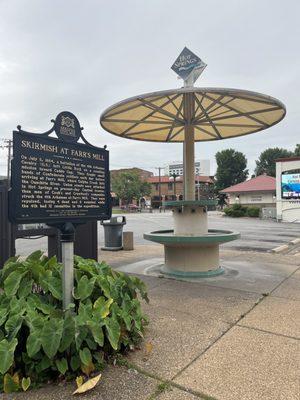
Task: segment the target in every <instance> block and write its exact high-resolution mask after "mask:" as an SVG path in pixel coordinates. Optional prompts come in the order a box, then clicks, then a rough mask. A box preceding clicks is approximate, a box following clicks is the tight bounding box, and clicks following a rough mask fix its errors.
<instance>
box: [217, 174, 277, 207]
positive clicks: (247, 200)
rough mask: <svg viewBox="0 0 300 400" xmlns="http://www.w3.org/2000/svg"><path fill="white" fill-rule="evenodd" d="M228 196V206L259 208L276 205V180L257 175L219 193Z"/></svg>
mask: <svg viewBox="0 0 300 400" xmlns="http://www.w3.org/2000/svg"><path fill="white" fill-rule="evenodd" d="M220 193H225V194H227V196H228V200H227V202H228V204H229V205H233V204H237V203H238V204H242V205H244V206H256V207H259V208H265V207H273V208H274V210H275V205H276V195H275V194H276V179H275V178H273V177H272V176H267V175H259V176H256V177H255V178H252V179H249V180H247V181H245V182H241V183H238V184H237V185H234V186H230V187H228V188H226V189H223V190H221V191H220Z"/></svg>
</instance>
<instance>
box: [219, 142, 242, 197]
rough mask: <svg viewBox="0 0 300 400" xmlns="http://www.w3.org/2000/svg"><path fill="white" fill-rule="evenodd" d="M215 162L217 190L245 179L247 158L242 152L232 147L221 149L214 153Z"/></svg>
mask: <svg viewBox="0 0 300 400" xmlns="http://www.w3.org/2000/svg"><path fill="white" fill-rule="evenodd" d="M216 162H217V172H216V175H215V178H216V189H217V191H219V190H222V189H225V188H227V187H229V186H232V185H236V184H237V183H240V182H244V181H245V180H246V179H247V177H248V169H246V168H247V159H246V157H245V155H244V154H243V153H241V152H239V151H236V150H234V149H226V150H222V151H219V152H217V153H216Z"/></svg>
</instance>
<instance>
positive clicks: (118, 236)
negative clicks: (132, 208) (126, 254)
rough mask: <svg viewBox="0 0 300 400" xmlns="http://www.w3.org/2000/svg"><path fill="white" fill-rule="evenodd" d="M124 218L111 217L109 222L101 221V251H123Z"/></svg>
mask: <svg viewBox="0 0 300 400" xmlns="http://www.w3.org/2000/svg"><path fill="white" fill-rule="evenodd" d="M125 224H126V218H125V217H124V216H122V217H112V218H111V219H110V220H109V221H101V225H103V228H104V247H101V250H110V251H117V250H122V249H123V225H125Z"/></svg>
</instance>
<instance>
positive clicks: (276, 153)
mask: <svg viewBox="0 0 300 400" xmlns="http://www.w3.org/2000/svg"><path fill="white" fill-rule="evenodd" d="M293 155H294V153H293V152H292V151H289V150H287V149H282V148H279V147H274V148H269V149H266V150H264V151H263V152H262V153H261V154H260V156H259V159H258V160H256V161H255V162H256V168H255V174H256V176H258V175H262V174H267V175H269V176H274V177H275V176H276V162H275V160H276V159H277V158H286V157H292V156H293Z"/></svg>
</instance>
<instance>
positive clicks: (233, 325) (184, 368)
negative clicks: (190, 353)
mask: <svg viewBox="0 0 300 400" xmlns="http://www.w3.org/2000/svg"><path fill="white" fill-rule="evenodd" d="M264 298H265V296H264V295H261V296H260V297H259V298H258V299H257V300H256V302H255V303H254V304H253V305H252V307H251V308H250V309H249V310H248V311H246V312H245V313H244V314H242V315H241V316H240V317H239V318H238V319H237V321H235V322H234V323H232V324H230V326H229V328H228V329H227V330H226V331H224V332H223V333H222V334H221V335H220V336H219V337H217V338H216V340H215V341H213V342H212V343H211V344H210V345H208V346H207V347H206V348H205V349H204V350H203V351H202V352H201V353H200V354H198V355H197V356H196V357H195V358H194V359H193V360H192V361H191V362H189V363H188V364H187V365H185V366H184V367H183V368H182V369H181V370H180V371H179V372H177V373H176V374H175V375H174V376H173V377H172V381H173V380H174V379H176V378H178V376H180V375H181V374H182V373H183V372H184V371H185V370H186V369H187V368H189V367H190V366H191V365H192V364H193V363H194V362H195V361H197V359H198V358H200V357H201V356H202V355H203V354H205V353H206V352H207V351H208V350H209V349H210V348H211V347H212V346H214V345H215V344H216V343H217V342H218V341H219V340H220V339H222V337H223V336H225V335H226V334H227V333H228V332H229V331H231V329H232V328H234V327H235V326H238V323H239V322H240V321H241V320H242V319H243V318H244V317H245V316H246V315H248V314H249V313H250V312H251V311H252V310H253V309H254V308H255V307H256V306H257V305H258V304H259V303H261V302H262V300H263V299H264Z"/></svg>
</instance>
